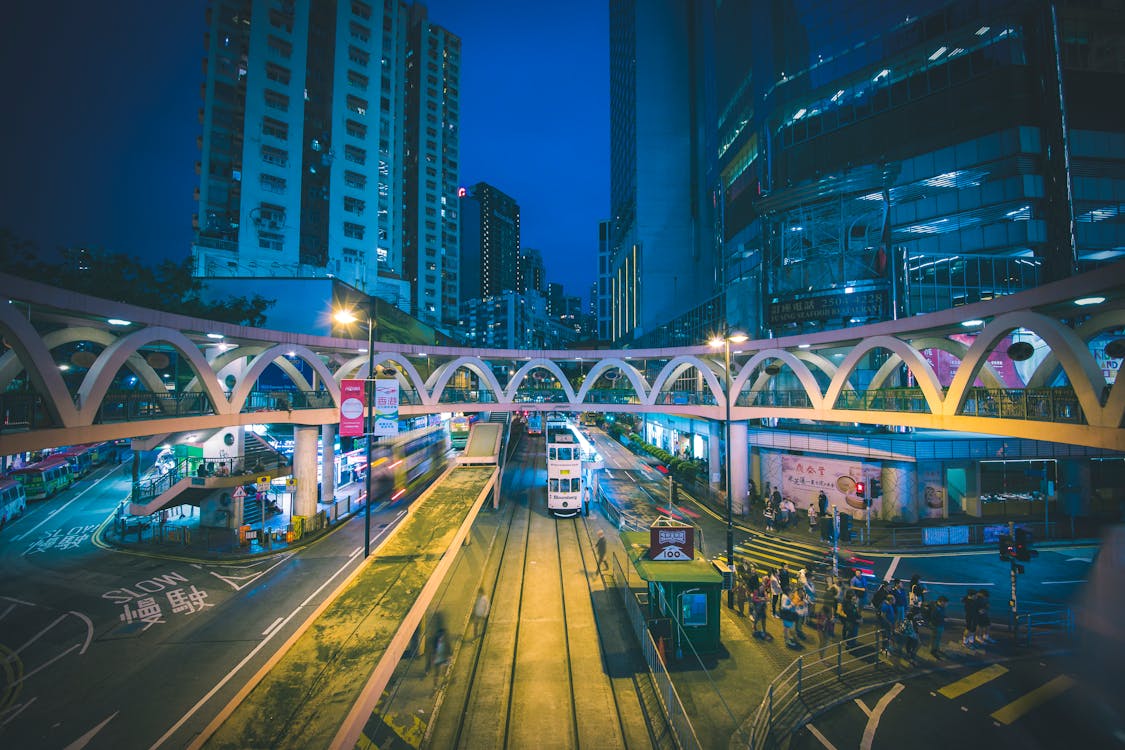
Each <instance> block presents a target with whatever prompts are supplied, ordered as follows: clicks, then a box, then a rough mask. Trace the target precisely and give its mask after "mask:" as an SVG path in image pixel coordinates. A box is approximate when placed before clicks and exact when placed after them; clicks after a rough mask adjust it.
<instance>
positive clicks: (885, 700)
mask: <svg viewBox="0 0 1125 750" xmlns="http://www.w3.org/2000/svg"><path fill="white" fill-rule="evenodd" d="M905 687H906V685H903V684H902V683H901V682H896V683H895V684H894V687H892V688H891V689H890V690H888V691H887V694H886V695H884V696H883V697H882V698H880V699H879V702H878V703H876V704H875V710H874V711H872V712H871V716H870V717H868V719H867V726H866V727H864V728H863V741H862V742H860V743H859V750H871V743H872V742H874V740H875V730H876V729H878V728H879V719H881V718H883V712H884V711H886V710H887V706H889V705H890V703H891V701H893V700H894V699H895V696H896V695H898V694H899V693H901V692H902V691H903V689H904V688H905Z"/></svg>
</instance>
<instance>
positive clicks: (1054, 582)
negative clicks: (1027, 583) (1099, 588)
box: [1039, 578, 1087, 586]
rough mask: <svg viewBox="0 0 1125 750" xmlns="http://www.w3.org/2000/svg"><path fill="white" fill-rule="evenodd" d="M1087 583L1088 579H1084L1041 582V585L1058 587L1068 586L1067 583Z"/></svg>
mask: <svg viewBox="0 0 1125 750" xmlns="http://www.w3.org/2000/svg"><path fill="white" fill-rule="evenodd" d="M1086 582H1087V581H1086V579H1085V578H1083V579H1082V580H1080V581H1040V582H1039V583H1041V584H1043V585H1044V586H1054V585H1058V584H1067V583H1070V584H1074V583H1086Z"/></svg>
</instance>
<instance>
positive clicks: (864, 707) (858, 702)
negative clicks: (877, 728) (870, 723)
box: [855, 698, 871, 719]
mask: <svg viewBox="0 0 1125 750" xmlns="http://www.w3.org/2000/svg"><path fill="white" fill-rule="evenodd" d="M855 704H856V705H857V706H859V710H860V711H863V713H865V714H867V718H869V719H870V718H871V709H870V708H868V707H867V704H866V703H864V702H863V701H861V700H860V699H859V698H856V699H855Z"/></svg>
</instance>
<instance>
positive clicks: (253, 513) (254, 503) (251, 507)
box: [242, 491, 264, 524]
mask: <svg viewBox="0 0 1125 750" xmlns="http://www.w3.org/2000/svg"><path fill="white" fill-rule="evenodd" d="M248 492H249V491H248ZM262 520H264V519H263V518H262V501H261V500H258V499H257V496H256V495H251V494H247V495H246V497H245V498H244V499H243V500H242V523H244V524H255V523H259V522H261V521H262Z"/></svg>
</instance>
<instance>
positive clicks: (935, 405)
mask: <svg viewBox="0 0 1125 750" xmlns="http://www.w3.org/2000/svg"><path fill="white" fill-rule="evenodd" d="M875 349H886V350H888V351H890V352H891V353H892V354H895V355H897V356H898V357H899V359H900V360H901V361H902V362H903V363H905V364H906V367H907V369H909V370H910V372H911V373H912V374H913V375H914V379H915V381H917V383H918V387H919V388H921V389H922V396H923V397H924V398H925V399H926V403H927V404H929V407H930V413H931V414H940V413H941V410H942V403H943V400H944V397H943V392H942V387H941V383H940V382H938V378H937V373H935V372H934V368H932V367H930V363H929V362H928V361H926V358H925V357H923V356H922V352H920V351H918V350H917V349H915V348H914V347H912V346H911V345H910V344H908V343H907V342H905V341H903V340H902V339H898V338H895V337H893V336H873V337H871V338H869V339H864V340H863V341H861V342H859V343H858V344H856V345H855V347H853V348H852V350H851V351H850V352H848V356H846V357H844V361H843V362H841V363H840V367H839V369H838V370H837V371H836V375H835V376H834V377H833V378H832V382H831V383H830V384H829V385H828V390H827V391H826V392H825V394H824V404H825V405H826V406H827V407H828V408H830V409H831V408H835V405H836V401H837V400H838V399H839V398H840V393H841V392H842V391H843V390H844V387H845V386H848V387H851V385H850V383H848V380H849V378H850V377H851V375H852V373H853V372H854V371H855V367H856V365H857V364H859V361H860V359H862V358H863V357H864V356H865V355H866V354H867V353H868V352H870V351H873V350H875Z"/></svg>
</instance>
